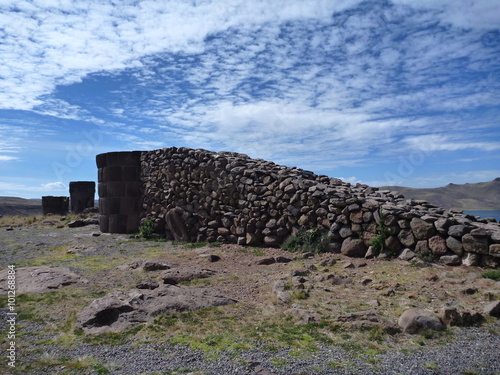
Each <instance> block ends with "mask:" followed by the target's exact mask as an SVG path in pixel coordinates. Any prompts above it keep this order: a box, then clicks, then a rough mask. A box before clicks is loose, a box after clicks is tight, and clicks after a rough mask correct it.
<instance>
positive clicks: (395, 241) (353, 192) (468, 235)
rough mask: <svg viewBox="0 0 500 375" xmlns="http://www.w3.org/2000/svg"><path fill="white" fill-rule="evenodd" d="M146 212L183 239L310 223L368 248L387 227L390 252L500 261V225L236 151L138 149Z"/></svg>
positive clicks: (242, 240) (234, 239)
mask: <svg viewBox="0 0 500 375" xmlns="http://www.w3.org/2000/svg"><path fill="white" fill-rule="evenodd" d="M140 162H141V180H142V184H143V190H142V209H143V213H142V217H143V219H142V220H143V222H144V220H145V219H152V220H153V221H154V223H155V229H156V231H157V232H159V233H162V234H163V233H164V234H166V235H167V237H170V238H173V239H175V240H181V241H198V242H201V241H219V242H222V243H238V244H240V245H252V246H253V245H266V246H279V245H280V244H281V243H282V242H283V241H284V240H285V239H286V238H287V237H288V236H289V235H291V234H294V233H296V232H297V231H300V230H304V229H309V228H315V227H319V228H324V230H325V231H327V232H328V237H329V242H330V245H329V246H330V251H332V252H342V253H343V254H345V255H348V256H354V257H364V256H366V255H367V253H368V254H370V251H371V249H370V241H371V240H372V239H373V238H375V237H377V236H379V235H380V228H381V226H382V227H383V228H384V230H385V233H386V235H385V236H384V238H383V240H384V246H385V247H386V248H387V249H389V250H390V252H391V253H393V254H398V253H401V252H402V251H403V250H405V251H406V252H410V251H412V252H414V253H415V254H417V255H420V256H421V257H426V256H428V257H429V259H438V260H439V261H441V262H443V263H445V264H449V265H460V264H466V265H469V266H474V265H483V266H489V267H498V265H499V263H500V226H499V225H498V223H496V222H495V221H494V220H486V219H479V218H476V217H473V216H470V215H464V214H462V213H461V212H457V211H450V210H445V209H442V208H439V207H436V206H433V205H432V204H430V203H428V202H426V201H422V200H411V199H405V198H404V196H403V195H401V194H399V193H398V192H393V191H388V190H379V189H377V188H374V187H369V186H367V185H362V184H357V185H355V186H354V185H351V184H349V183H347V182H343V181H342V180H340V179H337V178H330V177H328V176H325V175H316V174H314V173H313V172H310V171H306V170H302V169H299V168H295V167H286V166H281V165H277V164H275V163H273V162H269V161H265V160H262V159H251V158H249V157H248V156H247V155H244V154H238V153H233V152H219V153H216V152H210V151H207V150H202V149H197V150H195V149H189V148H176V147H171V148H164V149H160V150H154V151H145V152H142V153H141V157H140Z"/></svg>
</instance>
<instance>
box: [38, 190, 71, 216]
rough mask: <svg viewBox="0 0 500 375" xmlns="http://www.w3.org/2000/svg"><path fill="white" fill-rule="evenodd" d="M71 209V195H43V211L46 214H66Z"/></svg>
mask: <svg viewBox="0 0 500 375" xmlns="http://www.w3.org/2000/svg"><path fill="white" fill-rule="evenodd" d="M68 210H69V197H54V196H52V195H46V196H43V197H42V212H43V214H44V215H48V214H53V215H66V214H67V213H68Z"/></svg>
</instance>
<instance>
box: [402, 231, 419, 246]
mask: <svg viewBox="0 0 500 375" xmlns="http://www.w3.org/2000/svg"><path fill="white" fill-rule="evenodd" d="M398 239H399V242H401V244H402V245H403V246H406V247H413V246H415V243H416V242H417V241H416V239H415V236H414V235H413V232H412V231H411V230H409V229H403V230H401V231H400V232H399V234H398Z"/></svg>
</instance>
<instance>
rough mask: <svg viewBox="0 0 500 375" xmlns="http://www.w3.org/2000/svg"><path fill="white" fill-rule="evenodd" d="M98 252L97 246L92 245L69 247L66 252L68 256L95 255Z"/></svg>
mask: <svg viewBox="0 0 500 375" xmlns="http://www.w3.org/2000/svg"><path fill="white" fill-rule="evenodd" d="M95 251H97V249H96V247H95V246H90V245H76V246H72V247H69V248H68V249H67V250H66V252H67V253H68V254H82V253H93V252H95Z"/></svg>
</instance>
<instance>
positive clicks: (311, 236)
mask: <svg viewBox="0 0 500 375" xmlns="http://www.w3.org/2000/svg"><path fill="white" fill-rule="evenodd" d="M329 242H330V241H329V239H328V231H327V230H325V229H322V228H319V227H316V228H313V229H309V230H301V231H299V232H297V233H296V234H293V235H291V236H289V237H288V238H287V239H286V240H285V241H284V242H283V244H282V245H281V248H282V249H283V250H287V251H290V252H292V253H297V252H312V253H314V254H320V253H324V252H327V251H328V244H329Z"/></svg>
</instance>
